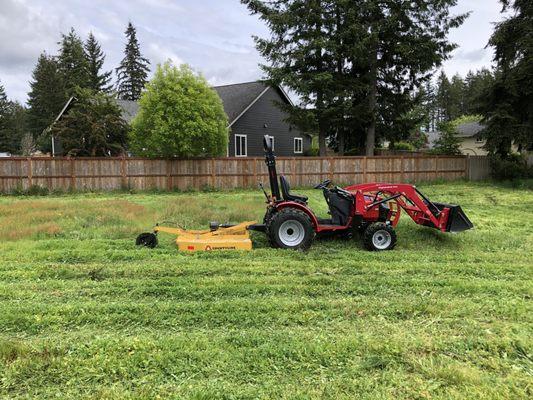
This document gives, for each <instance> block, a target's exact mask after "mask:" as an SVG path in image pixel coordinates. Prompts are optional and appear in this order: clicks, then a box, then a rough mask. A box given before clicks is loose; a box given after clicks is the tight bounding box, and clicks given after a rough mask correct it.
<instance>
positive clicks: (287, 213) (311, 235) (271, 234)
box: [266, 208, 316, 251]
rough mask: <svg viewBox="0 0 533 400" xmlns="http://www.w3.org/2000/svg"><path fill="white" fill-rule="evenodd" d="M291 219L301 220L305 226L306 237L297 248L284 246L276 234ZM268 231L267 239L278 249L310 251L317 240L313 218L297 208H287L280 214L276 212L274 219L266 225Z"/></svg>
mask: <svg viewBox="0 0 533 400" xmlns="http://www.w3.org/2000/svg"><path fill="white" fill-rule="evenodd" d="M290 219H296V220H299V222H301V223H302V224H303V226H304V229H305V233H306V235H305V236H306V237H305V238H304V240H303V241H302V243H301V244H300V245H298V246H297V247H288V246H286V245H284V244H283V243H282V242H281V241H280V240H279V238H278V237H277V235H276V234H275V231H276V228H277V227H278V228H279V226H280V225H281V224H282V223H283V222H285V221H288V220H290ZM266 231H267V237H268V240H269V242H270V245H271V246H272V247H273V248H277V249H280V248H281V249H293V250H302V251H305V250H308V249H309V247H311V244H312V243H313V240H314V239H315V235H316V233H315V229H314V227H313V223H312V222H311V218H309V216H308V215H307V214H306V213H304V212H303V211H300V210H298V209H295V208H285V209H282V210H280V211H278V212H276V213H275V214H274V215H272V217H271V218H270V219H269V221H267V225H266Z"/></svg>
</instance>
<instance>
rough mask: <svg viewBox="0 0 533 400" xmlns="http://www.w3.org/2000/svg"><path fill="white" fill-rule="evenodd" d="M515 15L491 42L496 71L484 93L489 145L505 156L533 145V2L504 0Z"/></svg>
mask: <svg viewBox="0 0 533 400" xmlns="http://www.w3.org/2000/svg"><path fill="white" fill-rule="evenodd" d="M501 2H502V4H503V11H504V12H509V13H510V14H511V15H510V16H509V17H507V18H506V19H505V20H503V21H502V22H500V23H498V24H497V25H496V29H495V31H494V33H493V35H492V37H491V39H490V41H489V45H490V46H492V47H494V49H495V55H494V62H495V64H496V74H495V78H494V82H493V83H492V85H491V86H490V88H489V89H488V90H487V91H486V93H485V94H484V95H483V96H482V100H483V102H482V104H481V107H480V108H481V111H482V112H483V115H484V119H483V122H484V123H485V125H486V129H485V130H484V132H483V137H484V138H485V139H486V146H485V147H486V148H487V150H489V151H490V152H491V153H493V154H496V155H497V156H498V157H500V158H502V159H507V158H511V157H512V146H513V144H515V145H516V146H518V149H519V150H530V149H532V148H533V79H531V77H532V76H533V40H531V38H532V37H533V2H531V1H530V0H514V1H513V0H502V1H501Z"/></svg>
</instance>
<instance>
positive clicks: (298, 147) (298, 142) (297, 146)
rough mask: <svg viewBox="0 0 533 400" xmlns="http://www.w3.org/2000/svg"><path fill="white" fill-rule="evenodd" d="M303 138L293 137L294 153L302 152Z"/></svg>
mask: <svg viewBox="0 0 533 400" xmlns="http://www.w3.org/2000/svg"><path fill="white" fill-rule="evenodd" d="M303 149H304V140H303V139H302V138H299V137H295V138H294V152H295V153H296V154H302V153H303V152H304V150H303Z"/></svg>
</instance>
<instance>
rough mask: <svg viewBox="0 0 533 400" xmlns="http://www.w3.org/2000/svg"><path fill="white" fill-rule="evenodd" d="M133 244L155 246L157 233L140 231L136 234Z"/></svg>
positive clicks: (150, 247) (151, 247)
mask: <svg viewBox="0 0 533 400" xmlns="http://www.w3.org/2000/svg"><path fill="white" fill-rule="evenodd" d="M135 244H136V245H137V246H144V247H148V248H149V249H153V248H155V247H156V246H157V235H156V234H155V233H141V234H140V235H139V236H137V240H136V241H135Z"/></svg>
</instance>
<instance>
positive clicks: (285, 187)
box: [279, 175, 308, 203]
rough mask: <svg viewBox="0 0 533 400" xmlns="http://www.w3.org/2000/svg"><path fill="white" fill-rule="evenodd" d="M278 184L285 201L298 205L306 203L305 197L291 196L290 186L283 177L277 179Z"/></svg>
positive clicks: (306, 198)
mask: <svg viewBox="0 0 533 400" xmlns="http://www.w3.org/2000/svg"><path fill="white" fill-rule="evenodd" d="M279 182H280V183H281V194H282V195H283V198H284V199H285V200H286V201H297V202H299V203H307V200H308V197H307V196H299V195H297V194H291V186H290V185H289V181H287V178H285V177H284V176H283V175H281V176H280V177H279Z"/></svg>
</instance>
